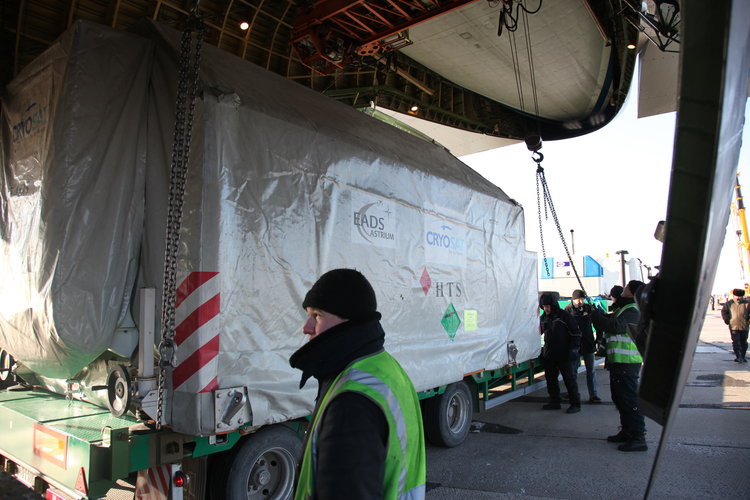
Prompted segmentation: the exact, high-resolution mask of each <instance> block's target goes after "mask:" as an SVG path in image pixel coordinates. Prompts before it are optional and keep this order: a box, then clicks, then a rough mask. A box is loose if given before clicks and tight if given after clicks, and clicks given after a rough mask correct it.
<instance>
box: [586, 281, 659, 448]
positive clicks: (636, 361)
mask: <svg viewBox="0 0 750 500" xmlns="http://www.w3.org/2000/svg"><path fill="white" fill-rule="evenodd" d="M642 286H644V283H643V282H642V281H638V280H633V281H630V282H629V283H628V284H627V286H626V287H625V288H624V289H623V291H622V296H620V298H619V299H617V304H616V307H615V309H614V310H613V311H612V312H611V313H610V314H609V315H606V314H604V313H603V312H601V311H599V310H597V309H595V310H594V311H593V312H592V314H591V321H592V322H593V323H594V328H596V329H597V331H600V332H601V331H603V332H604V338H605V341H606V345H607V369H608V370H609V382H610V389H611V391H612V402H613V403H614V404H615V407H616V408H617V411H618V412H620V431H619V432H618V433H617V434H615V435H613V436H609V437H607V441H609V442H610V443H621V444H620V445H619V446H618V448H617V449H618V450H620V451H646V450H647V449H648V446H647V445H646V421H645V419H644V418H643V413H641V410H640V408H639V407H638V379H639V377H640V371H641V365H642V364H643V358H642V357H641V355H640V353H639V352H638V348H637V346H636V344H635V339H633V338H632V337H631V336H630V333H629V332H630V330H629V328H628V325H637V324H638V320H639V319H640V312H639V311H638V305H637V304H636V302H635V295H636V293H638V289H639V288H641V287H642Z"/></svg>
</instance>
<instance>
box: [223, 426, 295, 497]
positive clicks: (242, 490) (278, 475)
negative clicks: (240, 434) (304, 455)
mask: <svg viewBox="0 0 750 500" xmlns="http://www.w3.org/2000/svg"><path fill="white" fill-rule="evenodd" d="M301 449H302V438H301V436H299V435H298V434H297V433H296V432H294V431H293V430H292V429H290V428H288V427H286V426H284V425H274V426H269V427H264V428H262V429H260V430H259V431H258V432H255V433H253V434H251V435H249V436H247V437H246V438H244V440H243V441H242V442H240V443H238V445H237V446H235V449H234V450H232V451H231V452H230V453H228V454H227V456H225V457H223V459H222V460H220V461H219V463H216V464H214V466H213V467H212V470H213V473H212V476H213V478H210V479H209V481H210V483H211V490H212V491H211V493H212V494H211V498H212V499H222V500H224V499H226V500H252V499H255V498H263V499H269V500H271V499H274V500H286V499H287V498H292V495H293V493H294V486H295V472H296V469H297V459H298V458H299V457H300V455H301Z"/></svg>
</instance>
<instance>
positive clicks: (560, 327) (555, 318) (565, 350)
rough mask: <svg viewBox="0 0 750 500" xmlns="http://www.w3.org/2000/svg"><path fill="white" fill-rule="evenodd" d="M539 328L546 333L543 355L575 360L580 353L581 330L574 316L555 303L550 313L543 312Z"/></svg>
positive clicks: (559, 359)
mask: <svg viewBox="0 0 750 500" xmlns="http://www.w3.org/2000/svg"><path fill="white" fill-rule="evenodd" d="M539 328H540V329H541V333H542V335H544V347H542V357H544V358H545V359H549V360H554V361H566V360H573V359H575V358H576V357H577V356H578V355H579V352H578V349H579V347H580V345H581V330H580V329H579V328H578V323H576V320H575V319H573V316H571V315H570V314H569V313H567V312H566V311H563V310H562V309H560V306H558V305H557V304H553V305H552V310H551V311H550V313H549V314H547V313H543V314H542V316H541V318H539Z"/></svg>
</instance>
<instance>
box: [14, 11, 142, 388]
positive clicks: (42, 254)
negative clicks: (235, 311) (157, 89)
mask: <svg viewBox="0 0 750 500" xmlns="http://www.w3.org/2000/svg"><path fill="white" fill-rule="evenodd" d="M150 54H151V42H149V41H148V40H146V39H143V38H142V37H137V36H134V35H131V34H127V33H119V32H116V31H113V30H111V29H108V28H106V27H103V26H100V25H95V24H92V23H84V22H78V23H75V25H74V26H73V27H72V28H71V29H70V30H69V31H67V32H66V33H65V34H64V35H63V36H62V37H61V38H60V39H59V40H58V41H57V42H56V43H55V44H53V45H52V46H51V47H50V48H49V49H48V50H47V51H45V52H44V54H42V55H41V56H40V57H39V58H37V59H36V60H35V61H34V62H32V63H31V64H30V65H29V66H27V67H26V68H25V69H24V70H23V71H22V72H21V73H20V74H19V75H18V77H16V78H15V79H14V80H13V81H12V82H11V83H10V84H8V86H7V87H6V89H5V92H4V94H3V100H2V106H3V122H4V123H3V129H4V130H3V143H4V144H3V149H4V161H5V164H4V165H3V175H4V177H3V186H2V196H3V206H4V207H5V209H6V210H7V212H8V217H7V219H4V220H3V224H4V227H3V234H6V235H8V237H7V239H5V240H4V241H3V243H2V244H3V250H2V253H1V254H0V259H2V275H3V287H2V296H1V297H0V304H1V305H0V307H1V308H2V310H1V311H0V345H2V346H3V347H5V348H7V349H9V350H10V351H11V352H12V354H13V355H14V356H15V357H16V358H17V359H19V360H21V361H22V362H23V363H24V364H25V365H26V366H27V367H28V368H29V369H31V370H33V371H34V372H35V373H37V374H38V375H41V376H45V377H51V378H67V377H72V376H74V375H75V374H76V373H78V372H79V371H81V370H82V369H83V368H84V367H86V366H87V365H88V364H89V363H90V362H91V361H92V360H94V359H96V358H97V357H98V356H99V355H100V354H101V353H102V352H103V351H105V350H106V349H107V348H109V347H110V346H111V344H112V336H113V333H114V330H115V327H116V326H117V324H118V322H120V321H122V320H123V317H122V315H123V311H126V308H124V307H123V304H125V303H127V302H128V301H129V300H130V295H131V293H132V289H133V286H134V282H135V272H136V266H135V262H136V259H137V255H138V252H139V247H140V241H141V234H140V231H141V226H142V221H143V185H144V181H145V178H144V174H145V164H144V159H145V143H144V133H145V123H146V122H145V112H146V96H147V85H148V76H149V73H150V64H151V57H150ZM32 339H35V341H34V340H32Z"/></svg>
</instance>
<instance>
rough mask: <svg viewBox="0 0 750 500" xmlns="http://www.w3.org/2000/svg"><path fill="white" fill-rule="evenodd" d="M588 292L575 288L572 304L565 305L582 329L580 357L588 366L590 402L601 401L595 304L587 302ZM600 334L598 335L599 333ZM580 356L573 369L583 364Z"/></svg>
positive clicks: (587, 379)
mask: <svg viewBox="0 0 750 500" xmlns="http://www.w3.org/2000/svg"><path fill="white" fill-rule="evenodd" d="M585 299H586V293H584V291H583V290H573V297H572V298H571V300H570V304H568V305H567V306H565V311H566V312H568V313H569V314H570V315H571V316H573V318H574V319H575V320H576V323H578V329H579V330H581V348H580V353H581V355H580V358H583V364H584V365H585V366H586V386H587V387H588V390H589V403H593V404H595V403H601V402H602V400H601V399H600V398H599V396H598V395H597V392H596V374H595V373H594V351H596V340H595V338H594V328H593V326H592V324H591V310H592V309H593V306H592V305H591V304H587V303H586V302H585ZM597 336H598V335H597ZM580 358H576V359H575V360H574V361H573V369H574V370H575V371H578V367H579V366H580V364H581V360H580Z"/></svg>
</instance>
